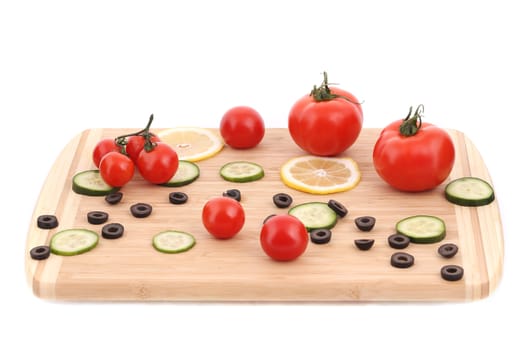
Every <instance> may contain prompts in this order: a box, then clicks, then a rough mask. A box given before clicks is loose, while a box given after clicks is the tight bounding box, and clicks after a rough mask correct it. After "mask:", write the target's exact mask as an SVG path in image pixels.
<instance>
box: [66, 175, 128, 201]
mask: <svg viewBox="0 0 525 350" xmlns="http://www.w3.org/2000/svg"><path fill="white" fill-rule="evenodd" d="M87 172H94V173H100V171H99V170H84V171H81V172H79V173H76V174H75V175H74V176H73V180H72V184H71V189H72V190H73V192H75V193H78V194H82V195H85V196H93V197H101V196H106V195H108V194H111V193H115V192H118V191H120V187H112V188H111V189H108V190H90V189H88V188H86V187H84V186H80V185H77V184H76V182H75V178H76V177H77V176H78V175H81V174H83V173H87ZM108 186H109V185H108Z"/></svg>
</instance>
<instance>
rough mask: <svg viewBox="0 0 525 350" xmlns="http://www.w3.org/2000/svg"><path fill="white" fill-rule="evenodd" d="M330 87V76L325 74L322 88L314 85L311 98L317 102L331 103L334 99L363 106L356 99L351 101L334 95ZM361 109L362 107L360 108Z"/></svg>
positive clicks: (339, 95) (342, 96)
mask: <svg viewBox="0 0 525 350" xmlns="http://www.w3.org/2000/svg"><path fill="white" fill-rule="evenodd" d="M328 85H330V83H329V82H328V74H327V73H326V72H323V82H322V83H321V86H319V87H317V85H314V87H313V89H312V91H310V96H312V98H313V99H314V100H315V101H316V102H322V101H330V100H333V99H334V98H342V99H345V100H347V101H348V102H351V103H354V104H356V105H361V103H362V102H358V101H356V100H355V98H354V99H351V98H349V97H348V96H344V95H343V94H334V93H333V92H332V90H331V89H330V87H329V86H328ZM359 109H361V107H359ZM361 112H362V111H361Z"/></svg>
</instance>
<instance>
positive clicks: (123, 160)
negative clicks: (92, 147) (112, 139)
mask: <svg viewBox="0 0 525 350" xmlns="http://www.w3.org/2000/svg"><path fill="white" fill-rule="evenodd" d="M134 172H135V165H134V164H133V161H132V160H131V159H129V157H127V156H126V155H124V154H122V153H120V152H109V153H108V154H106V155H105V156H104V157H102V160H101V161H100V176H102V179H104V181H105V182H106V183H107V184H108V185H110V186H113V187H122V186H124V185H125V184H127V183H128V182H129V181H130V180H131V179H132V178H133V173H134Z"/></svg>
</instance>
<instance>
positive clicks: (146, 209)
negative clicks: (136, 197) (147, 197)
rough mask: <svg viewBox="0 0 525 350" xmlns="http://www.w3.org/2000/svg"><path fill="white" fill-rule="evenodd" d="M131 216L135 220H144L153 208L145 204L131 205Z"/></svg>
mask: <svg viewBox="0 0 525 350" xmlns="http://www.w3.org/2000/svg"><path fill="white" fill-rule="evenodd" d="M130 210H131V215H133V216H134V217H136V218H145V217H148V216H149V215H150V214H151V212H152V211H153V208H152V207H151V205H149V204H147V203H137V204H133V205H132V206H131V207H130Z"/></svg>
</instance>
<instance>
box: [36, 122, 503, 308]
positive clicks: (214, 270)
mask: <svg viewBox="0 0 525 350" xmlns="http://www.w3.org/2000/svg"><path fill="white" fill-rule="evenodd" d="M129 131H130V130H127V129H91V130H86V131H84V132H83V133H81V134H79V135H77V136H76V137H75V138H74V139H73V140H71V142H70V143H69V144H68V145H67V146H66V147H65V148H64V150H63V152H62V153H61V154H60V156H59V157H58V159H57V160H56V162H55V164H54V165H53V167H52V169H51V171H50V173H49V176H48V178H47V180H46V182H45V184H44V186H43V188H42V191H41V194H40V197H39V200H38V202H37V203H36V206H35V210H34V214H33V218H32V221H31V224H30V227H29V232H28V237H27V245H26V274H27V278H28V282H29V285H30V286H31V288H32V290H33V292H34V294H35V295H37V296H38V297H41V298H45V299H59V300H213V301H226V300H227V301H353V300H355V301H357V300H361V301H383V300H387V301H397V300H399V301H430V300H434V301H436V300H439V301H449V300H454V301H457V300H476V299H480V298H484V297H486V296H488V295H489V294H490V293H491V292H492V291H493V290H494V289H495V288H496V286H497V284H498V282H499V280H500V277H501V273H502V267H503V266H502V265H503V232H502V226H501V222H500V215H499V209H498V204H497V201H494V202H493V203H491V204H489V205H487V206H483V207H478V208H466V207H460V206H456V205H453V204H451V203H449V202H447V201H446V200H445V198H444V195H443V190H444V186H445V184H443V185H441V186H439V187H438V188H436V189H434V190H432V191H429V192H424V193H416V194H414V193H412V194H410V193H401V192H398V191H396V190H394V189H392V188H390V187H389V186H388V185H386V184H385V183H384V182H383V181H382V180H381V179H380V178H379V177H378V176H377V174H376V173H375V170H374V167H373V164H372V149H373V146H374V143H375V141H376V139H377V137H378V135H379V132H380V130H379V129H364V130H363V131H362V133H361V135H360V137H359V139H358V141H357V142H356V144H354V145H353V146H352V148H351V149H350V150H348V151H347V152H346V153H345V154H344V155H345V156H350V157H352V158H353V159H354V160H356V162H357V163H358V164H359V166H360V169H361V172H362V179H361V182H360V184H359V185H358V186H357V187H356V188H355V189H353V190H351V191H347V192H344V193H338V194H333V195H311V194H306V193H301V192H298V191H295V190H292V189H290V188H287V187H286V186H285V185H284V184H283V183H282V182H281V180H280V178H279V169H280V167H281V165H282V164H284V162H285V161H286V160H288V159H289V158H291V157H295V156H300V155H303V154H304V153H303V152H302V151H301V150H300V149H299V148H298V147H297V146H296V145H295V144H294V143H293V141H292V140H291V138H290V136H289V134H288V131H287V129H268V130H267V132H266V135H265V138H264V140H263V142H262V143H261V144H260V145H259V146H257V147H256V148H254V149H251V150H233V149H231V148H228V147H225V148H224V149H223V150H222V151H221V152H220V153H219V154H218V155H216V156H214V157H212V158H209V159H207V160H203V161H201V162H198V163H197V164H198V165H199V167H200V170H201V176H200V178H199V179H198V180H197V181H196V182H194V183H192V184H190V185H187V186H184V187H181V188H178V189H172V188H167V187H160V186H155V185H151V184H148V183H146V182H145V181H143V180H142V179H140V177H139V176H136V177H135V179H134V180H133V181H132V182H131V183H129V184H128V185H126V186H125V187H124V188H123V189H122V192H123V193H124V198H123V200H122V202H121V203H119V204H118V205H116V206H110V205H109V204H107V203H106V202H105V201H104V198H103V197H88V196H82V195H78V194H76V193H74V192H73V191H72V190H71V179H72V177H73V175H74V174H75V173H77V172H79V171H82V170H87V169H92V168H93V164H92V161H91V152H92V149H93V148H94V146H95V144H96V143H97V142H98V141H99V140H100V139H101V138H104V137H115V136H117V135H121V134H124V133H127V132H129ZM156 131H158V130H156ZM448 131H449V133H450V135H451V136H452V138H453V140H454V143H455V147H456V163H455V166H454V169H453V171H452V173H451V175H450V178H449V179H448V180H451V179H454V178H457V177H461V176H478V177H481V178H483V179H485V180H487V181H489V182H490V176H489V173H488V171H487V168H486V167H485V165H484V163H483V160H482V158H481V156H480V154H479V152H478V151H477V150H476V148H475V146H474V145H473V144H472V142H471V141H470V140H469V139H468V138H467V137H466V136H465V135H464V134H463V133H461V132H459V131H456V130H448ZM235 160H251V161H255V162H257V163H259V164H260V165H262V166H263V167H264V169H265V177H264V178H263V179H262V180H259V181H257V182H252V183H244V184H234V183H229V182H226V181H224V180H223V179H222V178H221V177H220V176H219V168H220V166H222V165H223V164H225V163H227V162H229V161H235ZM446 182H448V181H446ZM231 188H238V189H240V190H241V192H242V202H241V203H242V205H243V207H244V209H245V213H246V222H245V226H244V228H243V230H242V231H241V232H240V233H239V234H238V235H237V236H235V237H234V238H233V239H230V240H217V239H215V238H213V237H212V236H211V235H210V234H208V233H207V232H206V230H205V228H204V226H203V224H202V222H201V218H200V217H201V211H202V207H203V206H204V203H205V202H206V201H207V200H208V199H210V198H212V197H214V196H221V194H222V192H224V191H225V190H227V189H231ZM175 190H177V191H184V192H186V193H187V194H188V196H189V201H188V202H187V203H186V204H184V205H172V204H170V203H169V201H168V194H169V193H170V192H171V191H175ZM278 192H287V193H289V194H290V195H292V197H293V198H294V204H293V205H296V204H300V203H304V202H310V201H328V200H329V199H332V198H333V199H336V200H338V201H339V202H341V203H343V204H344V205H345V206H346V207H347V208H348V210H349V215H347V216H346V217H345V218H343V219H340V220H339V222H338V224H337V225H336V227H335V228H334V229H333V230H332V232H333V236H332V240H331V241H330V243H328V244H327V245H316V244H312V243H309V245H308V248H307V250H306V252H305V253H304V254H303V255H302V256H301V257H300V258H299V259H297V260H295V261H292V262H286V263H282V262H275V261H273V260H271V259H270V258H268V257H267V256H266V255H265V254H264V252H263V251H262V249H261V247H260V245H259V232H260V229H261V225H262V221H263V220H264V218H265V217H266V216H268V215H269V214H280V213H285V212H286V210H287V209H278V208H276V207H275V206H274V204H273V202H272V196H273V194H275V193H278ZM496 196H497V191H496ZM137 202H147V203H150V204H151V205H153V214H152V215H151V216H150V217H148V218H145V219H137V218H134V217H132V216H131V214H130V212H129V207H130V206H131V205H132V204H134V203H137ZM91 210H103V211H106V212H108V213H109V216H110V218H109V221H108V222H119V223H121V224H123V225H124V227H125V233H124V236H123V237H122V238H120V239H117V240H106V239H103V238H101V239H100V241H99V244H98V246H97V247H96V248H94V249H93V250H92V251H90V252H87V253H85V254H82V255H78V256H72V257H61V256H57V255H53V254H52V255H51V256H50V257H49V258H48V259H47V260H43V261H36V260H32V259H31V258H30V257H29V250H30V249H31V248H33V247H35V246H37V245H42V244H49V241H50V238H51V236H52V235H53V234H54V233H55V232H58V231H60V230H63V229H68V228H88V229H92V230H94V231H97V232H100V226H95V225H91V224H89V223H88V222H87V219H86V214H87V212H89V211H91ZM43 214H54V215H56V216H57V218H58V220H59V226H58V227H57V228H56V229H52V230H42V229H39V228H38V227H37V225H36V219H37V217H38V216H39V215H43ZM416 214H429V215H436V216H439V217H441V218H442V219H443V220H444V221H445V223H446V226H447V237H446V238H445V240H444V241H442V242H440V243H436V244H428V245H418V244H411V245H410V246H409V247H408V248H406V249H405V251H406V252H408V253H410V254H412V255H414V257H415V264H414V266H412V267H411V268H408V269H396V268H393V267H392V266H391V265H390V256H391V255H392V254H393V253H394V252H396V251H394V249H392V248H390V247H389V246H388V243H387V237H388V236H389V235H390V234H392V233H394V226H395V223H396V222H397V221H398V220H400V219H402V218H404V217H406V216H410V215H416ZM363 215H372V216H375V217H376V219H377V223H376V226H375V228H374V229H373V230H372V231H371V232H368V233H364V232H360V231H358V229H357V228H356V227H355V225H354V222H353V220H354V218H355V217H358V216H363ZM166 229H177V230H182V231H187V232H190V233H192V234H193V235H194V236H195V238H196V240H197V244H196V245H195V247H194V248H193V249H191V250H190V251H188V252H185V253H181V254H174V255H171V254H162V253H159V252H157V251H156V250H154V249H153V247H152V246H151V239H152V236H153V235H154V234H156V233H158V232H160V231H163V230H166ZM357 238H373V239H375V244H374V246H373V248H372V249H371V250H369V251H360V250H358V249H357V248H356V247H355V246H354V245H353V241H354V239H357ZM445 242H452V243H455V244H457V245H458V246H459V253H458V254H457V255H456V256H455V257H454V258H452V259H445V258H442V257H441V256H439V255H438V253H437V248H438V246H439V245H440V244H442V243H445ZM447 264H457V265H461V266H462V267H463V268H464V270H465V275H464V277H463V279H462V280H460V281H457V282H447V281H445V280H443V279H442V278H441V276H440V269H441V267H442V266H443V265H447Z"/></svg>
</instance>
